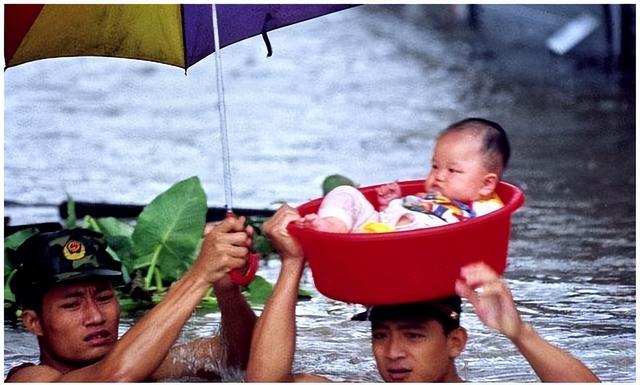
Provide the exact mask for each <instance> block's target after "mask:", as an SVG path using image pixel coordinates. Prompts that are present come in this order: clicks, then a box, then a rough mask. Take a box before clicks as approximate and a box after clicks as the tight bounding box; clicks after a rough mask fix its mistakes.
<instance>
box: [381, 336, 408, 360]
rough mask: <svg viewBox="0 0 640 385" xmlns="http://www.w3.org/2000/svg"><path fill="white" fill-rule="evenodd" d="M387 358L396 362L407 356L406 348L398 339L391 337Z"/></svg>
mask: <svg viewBox="0 0 640 385" xmlns="http://www.w3.org/2000/svg"><path fill="white" fill-rule="evenodd" d="M386 353H387V357H388V358H389V359H392V360H395V359H398V358H402V357H404V356H405V351H404V346H403V344H402V342H401V341H400V339H399V338H398V337H390V338H389V340H388V342H387V349H386Z"/></svg>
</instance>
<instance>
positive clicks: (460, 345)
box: [447, 327, 467, 358]
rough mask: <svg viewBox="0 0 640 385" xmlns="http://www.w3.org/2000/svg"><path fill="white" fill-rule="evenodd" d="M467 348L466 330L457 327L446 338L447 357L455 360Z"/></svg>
mask: <svg viewBox="0 0 640 385" xmlns="http://www.w3.org/2000/svg"><path fill="white" fill-rule="evenodd" d="M465 346H467V329H465V328H463V327H459V328H457V329H455V330H452V331H451V332H450V333H449V335H448V336H447V351H448V352H449V357H451V358H456V357H458V356H459V355H460V353H462V351H463V350H464V347H465Z"/></svg>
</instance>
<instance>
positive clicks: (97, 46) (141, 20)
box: [4, 4, 353, 283]
mask: <svg viewBox="0 0 640 385" xmlns="http://www.w3.org/2000/svg"><path fill="white" fill-rule="evenodd" d="M352 6H353V5H331V4H315V5H311V4H309V5H289V4H286V5H272V4H258V5H244V4H222V5H214V6H211V5H205V4H187V5H181V4H158V5H156V4H125V5H123V4H83V5H80V4H73V5H72V4H7V5H5V52H4V54H5V68H9V67H12V66H16V65H19V64H23V63H27V62H30V61H34V60H40V59H46V58H55V57H71V56H108V57H120V58H129V59H139V60H147V61H153V62H158V63H164V64H168V65H172V66H177V67H181V68H183V69H184V70H185V73H186V72H187V69H188V68H189V67H190V66H192V65H194V64H195V63H197V62H198V61H200V60H201V59H203V58H204V57H206V56H207V55H209V54H211V53H213V52H214V51H216V53H217V54H216V55H215V56H216V67H217V68H216V69H217V71H216V80H217V87H218V110H219V116H220V133H221V135H220V137H221V141H222V158H223V167H224V172H223V175H224V185H225V203H226V206H227V209H228V213H229V214H231V212H232V209H231V208H232V202H231V199H232V193H231V190H232V188H231V169H230V165H229V164H230V162H229V149H228V139H227V128H226V112H225V106H224V87H223V79H222V68H221V60H220V55H219V53H220V48H221V47H225V46H227V45H230V44H233V43H235V42H238V41H240V40H243V39H246V38H248V37H251V36H255V35H258V34H261V35H262V37H263V39H264V41H265V44H266V46H267V51H268V53H267V56H270V55H271V54H272V49H271V44H270V43H269V40H268V36H267V31H270V30H274V29H277V28H280V27H283V26H286V25H290V24H294V23H297V22H300V21H304V20H307V19H311V18H314V17H318V16H321V15H324V14H328V13H331V12H336V11H339V10H343V9H346V8H349V7H352ZM256 264H257V259H256V257H255V256H253V258H250V263H249V265H250V266H249V269H248V270H247V272H246V274H245V276H244V277H241V275H240V274H237V273H236V274H234V275H232V278H234V280H235V281H236V282H237V283H248V281H250V280H251V278H252V275H253V274H255V265H256Z"/></svg>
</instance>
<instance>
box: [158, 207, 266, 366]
mask: <svg viewBox="0 0 640 385" xmlns="http://www.w3.org/2000/svg"><path fill="white" fill-rule="evenodd" d="M240 220H241V222H242V223H244V222H243V221H244V220H243V218H240ZM205 231H206V233H207V234H209V232H211V231H213V232H214V233H217V234H218V235H216V237H219V236H220V235H221V234H224V233H225V232H226V228H225V227H224V226H222V227H220V226H210V225H209V224H208V225H207V229H206V230H205ZM245 231H246V233H247V239H251V235H252V232H253V229H251V228H250V227H248V228H247V229H246V230H245ZM249 246H250V244H249V243H247V247H249ZM213 290H214V293H215V296H216V298H217V299H218V306H219V308H220V313H221V315H222V317H221V328H220V335H217V336H212V337H206V338H200V339H197V340H193V341H190V342H188V343H185V344H181V345H178V346H174V347H173V348H172V349H171V351H170V353H169V355H168V356H167V358H166V359H165V360H164V362H163V363H162V365H161V366H160V367H159V368H158V370H156V372H155V373H154V374H153V378H155V379H164V378H180V377H185V376H194V377H202V378H216V377H219V376H220V372H219V370H218V369H220V368H224V369H223V370H229V371H230V373H233V370H234V369H245V368H246V366H247V361H248V359H249V349H250V348H251V335H252V333H253V327H254V325H255V322H256V315H255V314H254V312H253V310H251V307H250V306H249V304H248V303H247V301H246V299H245V297H244V295H242V293H241V291H240V287H239V286H238V285H236V284H235V283H233V281H232V280H231V278H230V277H229V275H228V274H224V275H223V276H222V277H221V278H220V279H219V280H218V281H216V282H215V283H214V284H213Z"/></svg>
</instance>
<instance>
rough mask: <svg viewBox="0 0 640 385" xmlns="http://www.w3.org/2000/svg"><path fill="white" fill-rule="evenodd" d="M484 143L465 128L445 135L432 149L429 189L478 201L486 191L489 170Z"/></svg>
mask: <svg viewBox="0 0 640 385" xmlns="http://www.w3.org/2000/svg"><path fill="white" fill-rule="evenodd" d="M481 145H482V143H481V139H480V138H478V137H476V136H474V135H473V134H472V133H470V132H469V131H466V130H463V131H460V132H450V133H448V134H445V135H444V136H442V137H441V138H440V139H439V140H438V142H437V143H436V148H435V149H434V151H433V158H432V160H431V170H430V171H429V174H428V175H427V179H426V181H425V189H426V191H427V192H439V193H441V194H443V195H446V196H447V197H449V198H453V199H458V200H462V201H475V200H478V199H479V198H480V197H481V196H482V195H483V194H487V192H486V191H483V186H484V180H485V176H486V175H487V174H489V171H488V170H487V168H486V165H485V158H484V155H483V153H482V151H481ZM485 190H486V189H485Z"/></svg>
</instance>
